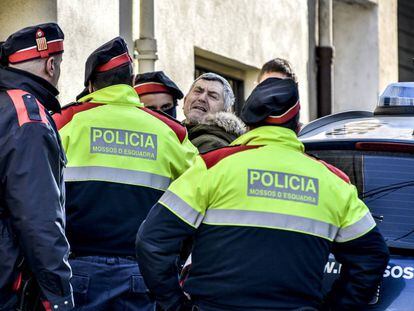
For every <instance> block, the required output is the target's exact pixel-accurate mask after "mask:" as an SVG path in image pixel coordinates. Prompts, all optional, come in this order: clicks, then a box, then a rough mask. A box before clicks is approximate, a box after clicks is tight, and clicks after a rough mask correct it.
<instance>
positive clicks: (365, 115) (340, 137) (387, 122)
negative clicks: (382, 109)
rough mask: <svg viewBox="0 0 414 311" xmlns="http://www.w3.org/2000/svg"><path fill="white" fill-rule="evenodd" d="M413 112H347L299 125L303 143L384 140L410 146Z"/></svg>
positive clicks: (412, 138)
mask: <svg viewBox="0 0 414 311" xmlns="http://www.w3.org/2000/svg"><path fill="white" fill-rule="evenodd" d="M413 134H414V115H401V116H400V115H374V114H373V113H372V112H369V111H348V112H342V113H338V114H334V115H330V116H326V117H323V118H320V119H317V120H315V121H313V122H311V123H309V124H307V125H306V126H304V127H303V128H302V130H301V131H300V133H299V139H300V140H301V141H302V142H304V143H308V142H312V143H317V142H325V143H326V142H339V141H344V142H349V141H356V142H358V141H384V142H389V141H392V142H401V143H405V144H406V143H409V144H413V145H414V135H413Z"/></svg>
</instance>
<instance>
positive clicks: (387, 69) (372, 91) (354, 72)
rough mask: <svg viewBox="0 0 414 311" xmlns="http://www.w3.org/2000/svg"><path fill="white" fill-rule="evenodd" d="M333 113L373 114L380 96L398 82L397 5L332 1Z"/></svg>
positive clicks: (385, 1) (384, 0)
mask: <svg viewBox="0 0 414 311" xmlns="http://www.w3.org/2000/svg"><path fill="white" fill-rule="evenodd" d="M333 27H334V46H335V59H334V105H333V112H339V111H345V110H370V111H372V110H373V109H374V108H375V106H376V104H377V100H378V95H379V93H380V92H381V91H382V90H383V88H384V87H385V86H386V85H387V84H388V83H390V82H395V81H397V80H398V50H397V3H396V1H395V0H382V1H377V2H376V1H366V0H364V1H363V0H358V1H349V0H342V1H339V0H337V1H334V12H333Z"/></svg>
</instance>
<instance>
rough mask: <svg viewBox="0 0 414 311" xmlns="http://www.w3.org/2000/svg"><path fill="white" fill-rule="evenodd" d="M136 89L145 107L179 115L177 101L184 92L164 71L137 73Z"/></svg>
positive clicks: (171, 114) (174, 116) (173, 115)
mask: <svg viewBox="0 0 414 311" xmlns="http://www.w3.org/2000/svg"><path fill="white" fill-rule="evenodd" d="M134 89H135V91H136V92H137V94H138V95H139V98H140V100H141V102H142V103H143V104H144V105H145V107H147V108H150V109H153V110H159V111H162V112H164V113H166V114H168V115H170V116H172V117H173V118H176V117H177V111H176V107H177V101H178V100H179V99H181V98H183V97H184V94H183V93H182V92H181V90H180V89H179V88H178V86H177V85H176V84H175V83H174V82H173V81H172V80H171V79H170V78H168V76H167V75H166V74H165V73H164V72H163V71H153V72H146V73H141V74H137V75H136V77H135V85H134Z"/></svg>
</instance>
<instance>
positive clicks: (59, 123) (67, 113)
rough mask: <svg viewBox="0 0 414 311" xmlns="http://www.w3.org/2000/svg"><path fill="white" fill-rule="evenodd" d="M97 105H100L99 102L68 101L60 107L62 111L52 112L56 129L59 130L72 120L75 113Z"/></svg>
mask: <svg viewBox="0 0 414 311" xmlns="http://www.w3.org/2000/svg"><path fill="white" fill-rule="evenodd" d="M98 106H101V104H97V103H88V102H86V103H77V102H74V103H70V104H69V105H66V106H65V107H62V111H61V112H60V113H55V114H53V116H52V117H53V120H54V121H55V123H56V127H57V129H58V130H60V129H61V128H62V127H64V126H65V125H66V124H68V123H69V122H70V121H72V119H73V116H74V115H75V114H77V113H79V112H82V111H86V110H89V109H92V108H95V107H98Z"/></svg>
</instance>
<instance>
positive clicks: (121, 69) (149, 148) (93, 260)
mask: <svg viewBox="0 0 414 311" xmlns="http://www.w3.org/2000/svg"><path fill="white" fill-rule="evenodd" d="M132 78H133V75H132V62H131V58H130V56H129V54H128V49H127V46H126V43H125V41H124V40H123V39H122V38H120V37H117V38H115V39H113V40H111V41H109V42H107V43H105V44H104V45H102V46H101V47H99V48H98V49H97V50H95V51H94V52H93V53H92V54H91V55H90V56H89V57H88V59H87V61H86V68H85V86H86V87H88V89H89V94H87V95H86V96H85V97H83V98H81V99H80V100H79V102H78V103H76V104H72V105H70V106H68V107H65V108H64V109H63V111H62V113H61V114H55V115H54V118H55V120H56V123H57V125H58V128H59V132H60V134H61V136H62V141H63V146H64V149H65V151H66V155H67V158H68V165H67V168H66V171H65V182H66V190H67V201H66V209H67V217H68V228H67V234H68V238H69V242H70V243H71V248H72V251H73V254H72V256H71V260H70V262H71V265H72V268H73V279H72V284H73V287H74V294H75V303H76V305H77V306H79V308H80V309H81V310H84V311H87V310H111V311H116V310H153V309H154V302H153V301H151V300H150V298H149V296H148V291H147V288H146V286H145V284H144V282H143V279H142V277H141V273H140V271H139V268H138V264H137V263H136V261H135V247H134V242H135V236H136V233H137V230H138V228H139V225H140V224H141V222H142V221H143V220H144V219H145V217H146V215H147V213H148V211H149V210H150V208H151V207H152V206H153V205H154V204H155V203H156V202H157V200H158V199H159V198H160V197H161V195H162V194H163V193H164V191H165V190H166V189H167V187H168V185H169V184H170V182H171V181H173V180H175V179H176V178H177V177H178V176H180V175H181V174H182V173H183V172H184V171H185V170H186V169H187V168H188V167H190V166H191V165H192V163H193V160H194V158H195V155H196V153H197V151H196V149H195V147H194V146H193V145H192V144H191V143H190V142H189V140H188V138H187V132H186V129H185V127H184V126H182V125H181V124H180V123H178V121H176V120H174V119H172V118H170V117H168V116H167V115H165V114H160V113H157V112H155V111H152V110H150V109H147V108H145V107H144V105H143V104H142V103H141V102H140V100H139V97H138V95H137V93H136V92H135V90H134V88H133V87H132V86H131V85H132Z"/></svg>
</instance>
